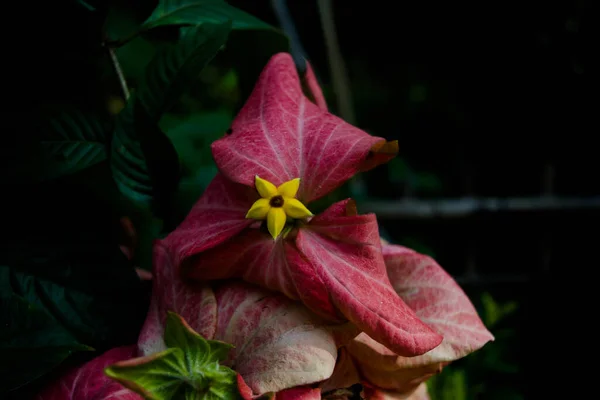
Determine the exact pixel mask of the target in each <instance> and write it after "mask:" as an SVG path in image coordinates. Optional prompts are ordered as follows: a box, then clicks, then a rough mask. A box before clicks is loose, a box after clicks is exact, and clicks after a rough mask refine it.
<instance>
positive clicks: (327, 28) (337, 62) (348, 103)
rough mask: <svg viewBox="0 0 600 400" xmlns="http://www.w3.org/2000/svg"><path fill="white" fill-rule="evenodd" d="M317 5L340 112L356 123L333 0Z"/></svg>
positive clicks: (347, 119) (318, 2)
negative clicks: (336, 28)
mask: <svg viewBox="0 0 600 400" xmlns="http://www.w3.org/2000/svg"><path fill="white" fill-rule="evenodd" d="M317 5H318V6H319V16H320V18H321V26H322V27H323V35H324V36H325V45H326V47H327V60H328V62H329V71H330V73H331V81H332V83H333V91H334V93H335V97H336V100H337V105H338V112H339V114H340V117H342V119H343V120H345V121H346V122H348V123H349V124H351V125H354V124H355V123H356V119H355V117H354V110H353V108H352V93H351V92H350V84H349V82H348V73H347V71H346V66H345V64H344V59H343V58H342V52H341V51H340V45H339V43H338V39H337V34H336V32H335V21H334V19H333V10H332V6H331V0H317Z"/></svg>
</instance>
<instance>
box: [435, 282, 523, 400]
mask: <svg viewBox="0 0 600 400" xmlns="http://www.w3.org/2000/svg"><path fill="white" fill-rule="evenodd" d="M517 310H518V303H517V302H516V301H509V302H506V303H503V304H499V303H498V302H496V301H495V300H494V299H493V297H492V296H491V295H490V294H489V293H487V292H485V293H483V294H482V295H481V310H479V315H480V316H481V318H482V320H483V322H484V324H485V325H486V327H487V328H488V329H489V330H490V331H491V332H492V334H493V335H494V337H495V341H494V342H491V343H488V344H486V345H485V346H484V347H483V348H482V349H480V350H479V351H476V352H475V353H473V354H470V355H469V356H468V357H465V358H463V359H461V360H458V361H455V362H453V363H452V364H450V365H448V366H446V367H445V368H444V369H443V371H442V373H441V374H439V375H436V376H434V377H432V378H431V379H430V380H429V381H428V382H427V385H428V389H429V394H430V397H431V399H432V400H475V399H482V398H485V399H486V400H487V399H490V400H521V399H523V398H524V397H523V393H521V392H520V391H519V390H518V389H517V386H516V385H502V384H499V383H498V382H503V381H504V382H506V381H507V379H506V377H509V379H508V380H510V377H515V376H516V375H517V374H518V373H519V372H520V368H519V365H518V363H517V362H516V361H515V359H514V357H515V352H514V348H515V346H516V336H515V334H516V332H515V330H514V323H515V322H514V319H512V318H513V317H514V314H515V312H516V311H517Z"/></svg>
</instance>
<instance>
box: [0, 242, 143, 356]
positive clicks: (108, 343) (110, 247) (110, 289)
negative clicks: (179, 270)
mask: <svg viewBox="0 0 600 400" xmlns="http://www.w3.org/2000/svg"><path fill="white" fill-rule="evenodd" d="M78 234H79V235H80V236H81V238H80V239H79V242H78V241H77V239H71V240H69V242H67V240H64V241H63V239H62V238H60V237H58V238H56V237H55V238H52V239H45V240H47V242H46V243H43V242H41V241H40V242H39V243H31V242H30V243H18V242H17V243H8V244H7V245H6V247H4V246H3V247H4V248H1V249H0V254H2V256H1V257H2V259H0V292H2V293H6V295H16V296H19V297H20V298H23V299H24V300H25V301H27V302H28V303H30V304H32V305H34V306H36V307H38V308H40V309H42V310H45V311H46V312H47V313H48V314H49V315H51V316H52V318H53V319H54V320H55V321H56V322H57V323H59V324H60V325H61V326H62V327H64V328H65V329H66V330H67V331H68V332H70V333H71V335H72V336H73V337H74V338H75V339H76V340H77V341H78V342H79V343H84V344H86V345H89V346H92V347H94V348H96V349H98V350H99V351H101V350H106V349H108V348H111V347H114V346H117V345H119V344H122V343H123V342H128V341H135V339H136V337H137V334H138V333H139V329H140V327H141V325H142V323H143V319H144V315H145V312H146V309H147V306H148V300H147V288H146V287H145V286H144V284H143V283H142V282H141V281H140V280H139V278H138V277H137V275H136V273H135V270H134V269H133V266H132V265H130V264H129V261H128V260H127V259H126V258H125V256H124V255H123V254H122V253H121V250H120V249H119V248H118V246H117V245H116V243H114V244H113V243H112V242H105V243H103V242H102V239H101V238H97V237H94V236H93V235H87V234H86V233H85V232H78ZM40 239H41V240H43V239H42V238H40ZM3 245H4V243H3Z"/></svg>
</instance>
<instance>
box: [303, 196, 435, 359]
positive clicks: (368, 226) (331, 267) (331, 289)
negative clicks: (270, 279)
mask: <svg viewBox="0 0 600 400" xmlns="http://www.w3.org/2000/svg"><path fill="white" fill-rule="evenodd" d="M349 210H350V211H349ZM354 212H355V207H354V205H353V202H349V201H348V200H346V201H342V202H339V203H336V204H334V205H333V206H331V207H330V208H329V209H327V210H326V211H325V212H323V213H322V214H320V215H318V216H316V217H314V218H313V219H312V220H311V221H310V224H309V225H308V229H303V230H300V232H299V233H298V238H297V240H296V244H297V247H298V250H299V251H300V252H301V253H302V255H303V259H298V260H296V262H297V263H298V264H301V263H302V261H305V266H304V269H305V270H306V271H307V272H309V273H307V274H303V275H302V281H300V282H298V283H296V285H297V286H298V287H299V288H303V289H302V291H303V292H305V291H307V288H310V289H311V290H310V292H312V293H314V294H313V296H315V297H316V295H317V294H318V295H319V296H320V297H321V298H323V297H325V296H326V297H327V298H329V299H331V301H332V303H333V304H334V305H335V307H336V308H337V309H338V310H339V312H341V313H342V314H343V315H344V316H345V317H346V318H348V320H350V321H351V322H353V323H354V324H355V325H356V326H358V327H359V328H360V329H361V330H363V331H364V332H367V333H368V334H369V335H371V336H372V337H374V338H377V340H379V341H380V342H382V343H385V344H386V345H388V346H389V347H390V348H392V349H394V350H395V351H396V352H397V353H399V354H404V355H406V356H414V355H419V354H423V353H425V352H427V351H429V350H431V349H432V348H434V347H435V346H437V345H438V344H439V343H440V342H441V340H442V337H441V336H440V335H438V334H436V333H435V332H433V331H432V330H431V329H430V328H429V327H427V326H426V325H425V324H423V322H421V321H420V320H419V319H418V318H417V316H416V315H415V313H414V312H413V311H412V310H411V309H410V308H409V307H407V305H406V304H405V303H404V302H403V301H402V299H400V297H398V295H397V294H396V293H395V292H394V289H393V288H392V286H391V284H390V282H389V280H388V277H387V273H386V270H385V265H384V261H383V257H382V256H381V247H380V242H379V240H380V239H379V234H378V227H377V220H376V219H375V216H374V215H373V214H368V215H356V214H354ZM348 213H350V215H348ZM317 280H319V282H317ZM303 300H304V302H305V304H307V305H308V306H309V308H312V307H311V299H303ZM321 301H323V300H321ZM315 305H316V304H313V306H315Z"/></svg>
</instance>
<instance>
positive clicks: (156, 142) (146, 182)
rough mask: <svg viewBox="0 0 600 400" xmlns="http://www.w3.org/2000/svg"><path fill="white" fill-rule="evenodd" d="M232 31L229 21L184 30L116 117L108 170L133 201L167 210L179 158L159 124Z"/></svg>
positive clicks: (161, 53) (148, 70)
mask: <svg viewBox="0 0 600 400" xmlns="http://www.w3.org/2000/svg"><path fill="white" fill-rule="evenodd" d="M230 29H231V23H230V22H226V23H224V24H221V25H215V24H204V25H202V26H195V27H190V28H185V29H182V34H181V38H180V40H179V41H178V42H177V43H175V44H173V45H169V46H167V47H164V48H163V49H162V50H161V51H159V52H158V53H157V54H156V56H155V57H154V58H153V60H152V61H151V62H150V64H149V65H148V66H147V68H146V72H145V76H144V79H143V81H142V84H141V86H140V88H139V89H138V92H137V93H136V94H135V95H134V96H132V97H131V98H130V99H129V102H128V105H127V107H126V108H125V109H124V110H123V111H122V112H121V113H120V114H119V116H118V118H117V126H116V130H115V135H114V138H113V141H112V148H111V168H112V171H113V176H114V179H115V182H116V184H117V186H118V187H119V189H120V190H121V192H122V193H123V194H124V195H125V196H126V197H128V198H130V199H132V200H133V201H134V202H136V203H140V204H149V203H151V202H153V200H156V201H155V202H154V203H155V205H156V204H158V207H159V208H160V207H161V204H162V207H163V209H164V208H168V207H164V202H165V201H167V200H169V199H170V198H171V196H172V195H173V193H174V192H175V190H176V187H177V181H178V178H179V160H178V157H177V153H176V151H175V149H174V147H173V145H172V144H171V142H170V141H169V139H168V138H167V137H166V136H165V135H164V133H163V132H162V131H161V130H160V128H159V127H158V121H159V120H160V118H161V116H162V114H163V113H164V112H165V111H166V110H168V109H169V108H170V107H171V106H172V105H173V104H174V103H175V102H177V101H178V100H179V98H180V97H181V94H182V93H183V92H184V91H185V89H186V87H187V85H188V84H189V82H190V81H191V80H193V79H194V78H195V77H196V76H197V75H198V73H199V72H200V70H202V69H203V68H204V67H205V66H206V64H208V62H209V61H210V60H212V58H213V57H214V56H215V54H216V53H217V52H218V51H219V49H220V48H221V47H222V46H223V45H224V44H225V42H226V41H227V36H228V34H229V31H230ZM157 197H158V198H157ZM159 214H160V213H159Z"/></svg>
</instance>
